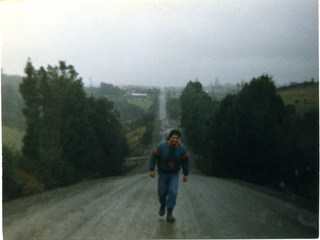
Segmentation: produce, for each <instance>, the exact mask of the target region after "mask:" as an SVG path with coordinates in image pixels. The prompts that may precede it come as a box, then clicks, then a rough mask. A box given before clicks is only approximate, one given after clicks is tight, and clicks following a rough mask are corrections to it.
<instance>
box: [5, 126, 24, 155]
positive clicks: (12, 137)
mask: <svg viewBox="0 0 320 240" xmlns="http://www.w3.org/2000/svg"><path fill="white" fill-rule="evenodd" d="M23 135H24V133H23V132H20V131H19V130H17V129H15V128H9V127H6V126H2V144H4V145H7V146H8V147H10V148H12V149H13V150H16V151H20V150H21V147H22V137H23Z"/></svg>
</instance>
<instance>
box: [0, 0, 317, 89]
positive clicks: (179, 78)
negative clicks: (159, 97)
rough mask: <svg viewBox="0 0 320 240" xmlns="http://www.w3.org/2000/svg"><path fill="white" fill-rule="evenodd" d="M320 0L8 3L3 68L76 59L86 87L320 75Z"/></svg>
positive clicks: (19, 70)
mask: <svg viewBox="0 0 320 240" xmlns="http://www.w3.org/2000/svg"><path fill="white" fill-rule="evenodd" d="M318 54H319V51H318V1H317V0H104V1H97V0H90V1H89V0H77V1H62V0H60V1H57V0H56V1H53V0H46V1H44V0H42V1H34V0H29V1H28V0H24V1H4V0H2V1H1V68H2V69H3V72H4V73H5V74H16V75H21V76H24V70H23V69H24V67H25V64H26V62H27V60H28V58H29V57H30V58H31V62H32V64H33V66H34V67H35V68H36V69H38V68H39V67H40V66H44V67H47V66H48V65H52V66H55V65H58V62H59V61H60V60H63V61H66V62H67V64H71V65H73V66H74V67H75V69H76V71H77V72H78V73H79V76H80V77H82V79H83V82H84V83H85V86H89V85H90V84H92V85H93V86H99V84H100V82H107V83H112V84H114V85H118V86H119V85H137V84H139V85H149V86H150V85H151V86H185V85H186V84H187V83H188V81H189V80H192V81H194V80H195V79H196V78H198V80H199V81H200V82H201V83H202V84H203V85H209V84H214V82H215V79H218V80H219V82H220V83H221V84H224V83H239V82H241V80H245V81H247V82H249V81H250V80H251V79H252V78H254V77H259V76H261V75H262V74H269V75H271V76H273V79H274V81H275V82H276V83H277V84H288V83H290V82H292V81H296V82H303V81H305V80H308V81H310V80H311V79H312V78H315V79H316V80H318V78H319V72H318V68H319V60H318Z"/></svg>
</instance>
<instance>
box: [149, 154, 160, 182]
mask: <svg viewBox="0 0 320 240" xmlns="http://www.w3.org/2000/svg"><path fill="white" fill-rule="evenodd" d="M158 158H159V155H158V154H157V153H156V151H153V152H152V154H151V158H150V161H149V171H150V177H152V178H154V177H155V176H156V174H155V172H154V169H155V167H156V163H157V160H158Z"/></svg>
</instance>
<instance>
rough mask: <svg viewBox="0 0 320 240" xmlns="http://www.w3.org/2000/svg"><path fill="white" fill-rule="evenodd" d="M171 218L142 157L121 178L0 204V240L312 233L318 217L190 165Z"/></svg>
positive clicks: (315, 233)
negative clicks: (169, 219) (0, 227)
mask: <svg viewBox="0 0 320 240" xmlns="http://www.w3.org/2000/svg"><path fill="white" fill-rule="evenodd" d="M181 180H182V175H181V177H180V182H179V194H178V199H177V206H176V208H175V209H174V212H173V213H174V214H173V215H174V216H175V217H176V222H174V223H169V222H167V221H166V220H165V217H160V216H158V209H159V203H158V199H157V179H156V178H155V179H152V178H150V177H149V175H148V167H147V159H145V160H142V161H141V162H140V164H139V165H138V166H137V168H136V169H135V170H133V171H132V172H131V173H129V174H127V175H125V176H122V177H111V178H105V179H99V180H92V181H86V182H82V183H79V184H76V185H74V186H70V187H67V188H60V189H57V190H53V191H50V192H46V193H43V194H39V195H36V196H32V197H27V198H23V199H19V200H15V201H11V202H8V203H4V204H3V237H4V239H157V238H162V239H164V238H178V239H185V238H193V239H199V238H310V237H312V238H317V237H318V216H317V215H316V214H314V213H311V212H309V211H307V210H305V209H301V208H299V207H297V206H294V205H292V204H290V203H288V202H285V201H283V200H280V199H278V198H275V197H272V196H270V195H266V194H264V193H262V192H261V191H257V190H254V189H252V188H249V187H246V186H243V185H241V184H237V182H234V181H233V182H231V181H228V180H225V179H219V178H214V177H208V176H205V175H202V174H201V173H199V172H197V171H196V170H195V169H192V171H191V174H190V176H189V180H188V182H186V183H184V182H182V181H181Z"/></svg>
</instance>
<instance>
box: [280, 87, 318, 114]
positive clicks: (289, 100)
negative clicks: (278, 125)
mask: <svg viewBox="0 0 320 240" xmlns="http://www.w3.org/2000/svg"><path fill="white" fill-rule="evenodd" d="M278 93H279V94H280V96H281V97H282V99H283V101H284V103H285V105H288V104H292V105H294V106H295V108H296V111H297V113H299V114H304V113H306V112H308V111H311V110H314V109H319V84H318V83H309V84H299V85H295V86H292V87H288V88H285V89H284V90H278Z"/></svg>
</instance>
